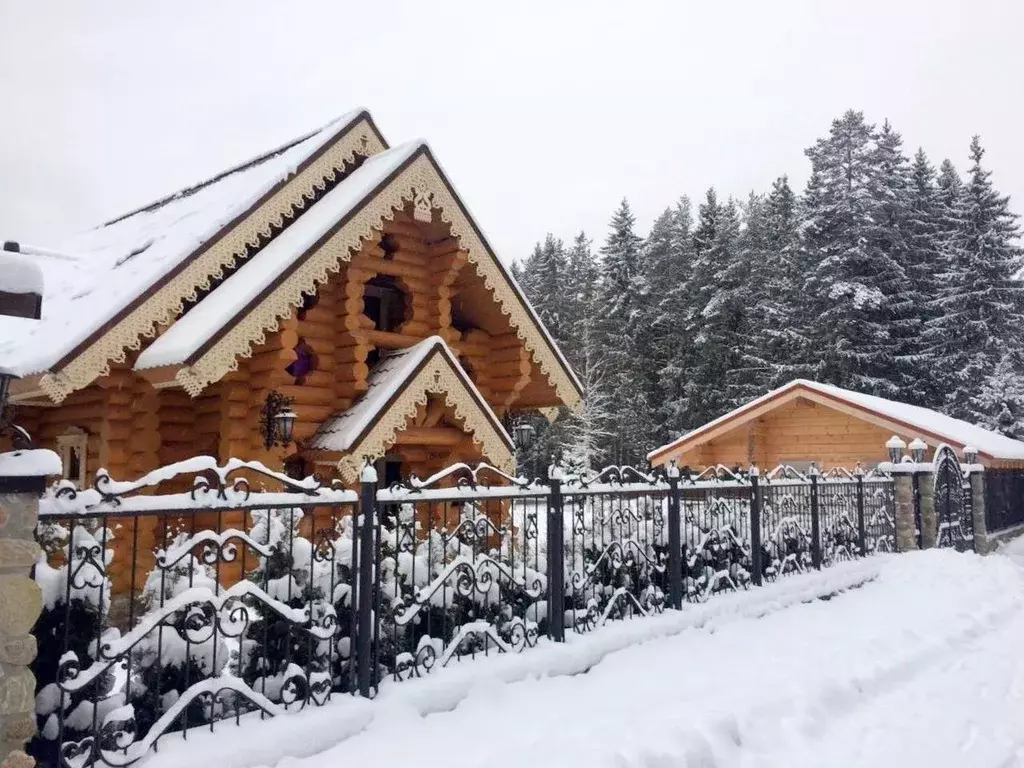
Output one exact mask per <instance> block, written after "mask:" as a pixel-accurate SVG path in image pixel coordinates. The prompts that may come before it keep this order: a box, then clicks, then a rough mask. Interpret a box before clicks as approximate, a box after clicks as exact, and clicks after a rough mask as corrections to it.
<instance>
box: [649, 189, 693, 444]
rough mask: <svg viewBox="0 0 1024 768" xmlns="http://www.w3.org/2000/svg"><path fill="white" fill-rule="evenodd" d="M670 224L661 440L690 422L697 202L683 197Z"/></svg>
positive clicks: (660, 353)
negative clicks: (688, 371)
mask: <svg viewBox="0 0 1024 768" xmlns="http://www.w3.org/2000/svg"><path fill="white" fill-rule="evenodd" d="M673 213H674V214H675V222H674V225H669V232H670V235H671V237H670V239H669V242H668V247H669V250H668V254H667V259H666V261H667V263H668V266H667V268H666V269H665V274H664V277H663V278H660V279H663V281H664V282H663V283H662V286H661V290H662V298H661V301H660V303H659V305H658V326H657V328H658V339H657V354H656V357H655V359H654V364H655V365H656V366H657V376H658V393H659V399H658V401H657V403H656V411H655V419H656V424H657V429H658V434H659V435H661V440H660V441H665V440H669V439H672V438H674V437H678V436H679V434H681V433H682V432H683V431H685V430H686V428H687V427H688V426H689V423H690V422H689V411H688V404H689V399H688V396H687V391H686V366H687V365H688V363H689V356H690V353H691V351H692V346H693V339H692V337H691V336H690V332H689V331H690V323H691V320H692V307H691V303H690V296H689V290H690V289H691V287H692V284H691V277H692V273H693V268H694V245H693V243H694V241H693V229H694V223H693V206H692V204H691V203H690V199H689V198H687V197H682V198H680V199H679V202H678V203H677V204H676V206H675V210H674V211H673Z"/></svg>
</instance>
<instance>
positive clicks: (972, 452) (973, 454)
mask: <svg viewBox="0 0 1024 768" xmlns="http://www.w3.org/2000/svg"><path fill="white" fill-rule="evenodd" d="M964 461H965V462H967V463H968V464H977V463H978V449H977V448H975V447H974V446H973V445H965V446H964Z"/></svg>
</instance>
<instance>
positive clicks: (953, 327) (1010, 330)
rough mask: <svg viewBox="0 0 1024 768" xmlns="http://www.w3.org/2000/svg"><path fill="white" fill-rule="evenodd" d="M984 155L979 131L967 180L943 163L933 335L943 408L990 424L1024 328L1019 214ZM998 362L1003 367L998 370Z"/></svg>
mask: <svg viewBox="0 0 1024 768" xmlns="http://www.w3.org/2000/svg"><path fill="white" fill-rule="evenodd" d="M983 155H984V150H983V149H982V147H981V143H980V140H979V139H978V137H977V136H975V137H974V139H973V140H972V141H971V151H970V156H971V161H972V165H971V169H970V178H969V180H968V182H967V184H965V185H962V186H961V185H960V184H959V179H958V177H957V176H956V174H955V171H953V170H952V166H951V165H947V164H943V169H942V172H941V174H940V181H939V188H940V193H939V197H940V200H941V201H942V203H943V213H944V214H945V217H946V221H945V222H944V224H945V225H944V231H945V233H946V236H947V243H946V248H947V256H946V259H945V265H944V270H943V273H942V275H941V276H940V288H939V290H938V292H937V299H936V301H935V306H936V309H937V312H938V315H937V317H936V318H935V319H934V321H932V323H930V327H929V332H930V333H929V335H930V339H931V340H932V342H933V346H934V349H935V352H936V355H937V356H938V357H939V358H940V359H941V360H942V362H943V368H944V371H945V375H944V379H945V381H944V395H945V397H944V410H945V411H946V412H948V413H950V414H951V415H954V416H957V417H959V418H963V419H967V420H969V421H973V422H987V423H993V420H994V419H996V418H997V416H998V414H997V413H993V412H992V410H991V409H993V408H997V407H998V406H997V405H996V402H997V401H998V399H999V396H998V394H997V393H999V392H1001V391H1002V390H1003V389H1004V387H1003V385H1002V384H1001V383H1000V382H999V379H1000V378H1002V376H1003V375H1005V367H1006V366H1007V365H1012V363H1013V361H1014V360H1015V359H1016V355H1015V352H1016V348H1017V345H1018V344H1019V341H1018V339H1019V337H1020V328H1021V327H1024V325H1022V323H1024V294H1022V292H1024V286H1021V284H1020V283H1019V282H1016V281H1014V280H1013V279H1012V278H1013V274H1014V272H1015V270H1016V268H1017V266H1018V264H1019V261H1020V254H1021V251H1020V248H1019V247H1018V246H1017V245H1016V242H1015V241H1016V238H1017V236H1018V228H1017V224H1016V216H1014V215H1013V214H1012V213H1011V212H1010V210H1009V199H1008V198H1007V197H1005V196H1003V195H1000V194H999V193H998V192H997V191H996V190H995V188H994V187H993V185H992V181H991V172H990V171H988V170H986V169H985V168H984V167H983V166H982V164H981V161H982V157H983ZM1001 364H1002V365H1003V367H1004V370H1003V371H1001V372H1000V373H997V370H996V369H997V367H999V366H1000V365H1001ZM990 377H995V380H993V381H989V378H990ZM986 389H987V392H986V393H983V390H986Z"/></svg>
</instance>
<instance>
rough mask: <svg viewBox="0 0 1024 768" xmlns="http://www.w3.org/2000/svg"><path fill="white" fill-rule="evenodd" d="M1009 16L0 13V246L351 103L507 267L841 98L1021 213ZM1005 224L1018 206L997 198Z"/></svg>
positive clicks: (613, 6) (655, 8)
mask: <svg viewBox="0 0 1024 768" xmlns="http://www.w3.org/2000/svg"><path fill="white" fill-rule="evenodd" d="M1022 22H1024V2H1020V0H853V1H848V0H842V1H837V0H749V1H748V2H738V1H737V2H723V1H721V0H720V1H719V2H714V1H712V2H709V1H708V0H703V1H702V2H690V1H689V0H686V1H685V2H683V1H681V0H676V1H675V2H664V3H662V2H641V1H638V0H614V1H613V2H596V1H595V0H591V1H590V2H568V1H567V0H562V1H561V2H559V1H558V0H548V1H547V2H533V1H532V0H525V1H524V0H520V1H519V2H515V3H492V2H484V1H481V0H467V1H466V2H445V1H444V0H430V1H429V2H406V1H405V0H391V1H390V2H384V1H383V0H369V1H367V0H363V2H359V3H354V2H350V0H320V1H318V2H300V1H295V2H283V1H279V2H270V1H269V0H246V1H242V0H174V1H173V2H170V1H168V2H159V3H158V2H149V1H142V0H89V1H88V2H83V0H0V239H17V240H22V241H25V242H31V243H34V244H39V245H47V244H52V243H56V242H59V240H60V237H61V236H62V235H65V234H68V233H71V232H74V231H76V230H79V229H83V228H86V227H89V226H91V225H93V224H96V223H99V222H100V221H101V220H103V219H104V218H107V217H110V216H113V215H116V214H118V213H120V212H122V211H123V210H126V209H128V208H131V207H134V206H136V205H139V204H142V203H145V202H147V201H149V200H150V199H152V198H155V197H158V196H160V195H162V194H164V193H167V192H170V191H173V189H175V188H177V187H181V186H184V185H186V184H188V183H190V182H192V181H195V180H197V179H199V178H201V177H203V176H206V175H210V174H212V173H214V172H216V171H218V170H220V169H221V168H222V167H224V166H226V165H229V164H232V163H234V162H237V161H240V160H244V159H245V158H247V157H249V156H252V155H254V154H258V153H259V152H261V151H263V150H264V149H267V148H269V147H270V146H273V145H276V144H279V143H281V142H283V141H285V140H287V139H289V138H291V137H292V136H293V135H296V134H299V133H302V132H304V131H306V130H309V129H311V128H314V127H317V126H318V125H319V124H321V123H324V122H326V121H327V120H329V119H330V118H331V117H333V116H335V115H338V114H341V113H343V112H345V111H347V110H349V109H351V108H353V107H355V106H360V105H362V106H367V107H369V108H370V110H371V111H372V113H373V115H374V118H375V119H376V121H377V123H378V125H379V127H380V128H381V130H382V131H383V133H384V134H385V136H386V137H387V139H388V140H389V141H390V142H391V144H392V145H394V144H397V143H400V142H402V141H405V140H408V139H412V138H415V137H418V136H422V137H425V138H427V139H428V140H429V141H430V143H431V145H432V146H433V148H434V150H435V153H436V154H437V156H438V158H439V159H440V161H441V162H442V163H443V164H444V165H445V168H446V170H447V171H448V173H449V175H450V176H451V178H452V180H453V181H454V183H455V185H456V186H457V187H458V189H459V190H460V191H461V193H462V195H463V197H464V199H465V200H466V202H467V204H468V205H469V206H470V207H471V208H472V209H473V211H474V213H475V215H476V217H477V219H478V221H479V223H480V225H481V226H482V227H483V228H484V231H485V232H486V233H487V234H488V237H489V239H490V240H491V241H492V244H493V245H494V247H495V248H496V249H497V250H498V252H499V253H500V254H501V255H502V257H503V258H504V259H505V260H506V261H508V260H511V259H512V258H515V257H521V256H524V255H526V253H527V252H528V250H529V249H530V248H531V247H532V244H533V243H534V242H535V241H536V240H538V239H540V238H541V237H543V235H544V233H545V232H546V231H548V230H549V229H550V230H553V231H555V232H556V233H557V234H559V235H560V236H562V237H564V238H566V239H568V238H570V237H571V236H572V235H573V234H574V232H575V231H576V230H579V229H580V228H583V229H586V230H587V232H588V233H589V234H590V235H591V236H592V237H595V239H597V240H599V241H600V240H603V238H604V236H605V232H606V227H607V222H608V219H609V217H610V215H611V213H612V211H613V209H614V208H615V206H616V205H617V204H618V201H619V200H620V199H621V198H622V197H623V196H626V197H628V198H629V200H630V202H631V203H632V204H633V206H634V210H635V211H636V212H637V214H638V216H639V219H640V225H641V227H642V228H643V230H644V231H646V228H647V227H648V226H649V225H650V222H651V221H652V219H653V218H654V216H656V215H657V214H658V213H659V212H660V211H661V210H662V209H664V208H665V207H666V206H667V205H669V204H670V203H672V202H673V201H674V200H675V198H676V197H677V196H678V195H680V194H683V193H687V194H690V195H691V196H692V197H694V198H697V197H698V196H700V195H702V193H703V191H704V189H705V188H706V187H707V186H708V185H710V184H715V185H716V186H717V187H718V189H719V191H720V193H722V194H723V195H724V194H734V195H736V196H741V197H742V196H745V195H746V194H747V193H748V192H749V191H750V190H751V189H755V190H759V191H763V190H766V189H767V188H768V186H769V184H770V183H771V181H772V180H773V179H774V178H775V177H776V176H778V175H779V174H782V173H789V174H790V176H791V178H792V179H793V180H794V182H795V183H796V185H797V186H798V187H802V185H803V183H804V182H805V180H806V176H807V172H808V164H807V161H806V159H805V158H804V156H803V149H804V148H805V147H807V146H808V145H810V144H811V143H812V142H813V141H814V139H815V138H817V137H819V136H822V135H824V134H825V133H826V132H827V130H828V127H829V124H830V121H831V120H832V119H833V118H834V117H836V116H838V115H839V114H841V113H842V112H843V111H844V110H845V109H847V108H848V107H854V108H857V109H863V110H864V111H865V112H866V113H867V115H868V118H869V119H871V120H873V121H876V122H879V123H880V122H881V121H882V119H883V118H885V117H888V118H889V119H890V120H891V121H892V122H893V124H894V125H895V127H896V128H897V129H898V130H900V131H901V132H902V133H903V136H904V140H905V142H906V144H907V147H908V151H913V149H914V148H916V146H917V145H918V144H921V145H923V146H924V147H925V149H926V150H927V151H928V152H929V154H930V156H931V157H932V159H933V161H934V162H935V163H936V164H938V161H939V160H941V159H942V157H944V156H949V157H951V158H952V159H953V160H954V161H955V162H956V163H957V165H958V166H959V167H960V168H961V169H964V168H965V167H966V164H967V161H966V155H967V146H968V142H969V140H970V136H971V134H972V133H980V134H981V135H982V140H983V142H984V144H985V146H986V147H987V148H988V150H989V152H988V155H987V156H986V158H987V160H988V162H989V165H990V167H992V168H993V169H994V170H995V172H996V175H995V183H996V184H997V186H999V187H1000V188H1001V189H1002V190H1003V191H1004V192H1007V193H1010V194H1011V195H1012V196H1013V198H1014V200H1015V201H1018V202H1019V201H1020V200H1024V146H1022V138H1021V137H1022V135H1024V132H1022V130H1021V127H1020V124H1019V123H1020V118H1021V114H1022V111H1024V110H1022V105H1021V102H1022V87H1021V83H1022V77H1024V46H1022V45H1021V43H1020V35H1021V31H1022V29H1024V24H1022ZM1018 209H1019V206H1018Z"/></svg>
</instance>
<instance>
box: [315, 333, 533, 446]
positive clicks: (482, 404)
mask: <svg viewBox="0 0 1024 768" xmlns="http://www.w3.org/2000/svg"><path fill="white" fill-rule="evenodd" d="M435 355H441V356H442V357H443V358H444V359H445V361H446V362H447V363H448V366H449V367H450V368H451V369H452V370H453V371H454V372H455V374H456V375H457V376H458V377H459V379H460V381H462V384H463V386H464V387H466V391H467V392H469V394H470V395H471V396H472V398H473V401H474V402H475V403H476V404H477V407H479V408H480V410H481V411H483V412H484V413H486V414H487V415H488V417H489V418H490V420H491V422H492V424H495V425H497V427H498V429H496V431H497V433H498V435H499V436H500V437H501V439H502V442H503V443H505V445H506V447H508V448H509V449H511V450H515V446H514V444H513V443H512V441H511V439H508V434H507V433H506V432H505V429H504V427H502V426H501V422H500V421H499V420H498V417H497V415H496V414H495V413H494V411H493V410H492V409H491V406H489V405H488V404H487V401H486V400H484V399H483V398H482V397H480V393H479V392H478V391H477V390H476V388H475V387H472V386H470V385H469V384H468V383H467V382H468V381H469V377H468V376H467V375H466V372H465V370H463V368H462V366H460V365H458V364H456V363H453V362H452V358H451V356H450V355H448V354H446V353H445V350H444V348H443V347H442V346H441V344H440V343H438V342H435V343H434V344H433V350H432V351H431V352H430V354H427V355H424V356H423V359H422V360H420V362H419V364H418V365H417V366H416V367H415V368H414V369H413V370H412V372H411V373H410V374H409V375H408V376H406V377H405V381H403V382H402V386H400V387H398V388H397V389H396V390H395V391H394V392H392V393H391V396H390V397H389V398H388V399H387V402H385V403H384V405H382V406H381V407H380V410H379V411H378V413H383V412H384V411H387V410H388V409H390V408H391V406H392V405H394V404H395V401H396V400H398V398H399V397H401V396H402V394H403V393H404V392H405V390H406V389H407V388H408V387H409V382H410V381H412V380H413V379H415V378H416V377H417V376H418V375H419V374H420V371H422V370H423V369H424V368H425V367H426V366H427V363H429V362H430V361H431V360H433V359H434V356H435ZM332 418H334V417H333V416H331V417H328V421H329V420H330V419H332ZM375 426H377V423H376V422H373V423H372V424H367V425H366V427H364V428H363V431H362V432H360V433H359V434H358V435H357V436H356V439H355V440H353V441H352V448H350V449H349V450H348V451H347V453H353V452H354V451H355V449H356V446H358V445H359V444H360V443H362V442H363V440H365V439H366V436H367V434H369V432H370V431H371V430H372V429H373V428H374V427H375Z"/></svg>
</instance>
